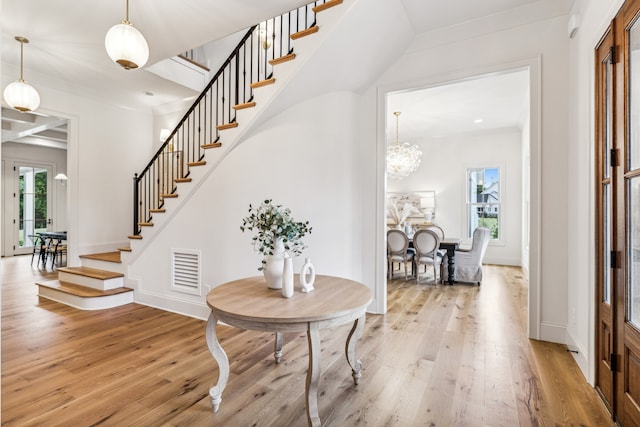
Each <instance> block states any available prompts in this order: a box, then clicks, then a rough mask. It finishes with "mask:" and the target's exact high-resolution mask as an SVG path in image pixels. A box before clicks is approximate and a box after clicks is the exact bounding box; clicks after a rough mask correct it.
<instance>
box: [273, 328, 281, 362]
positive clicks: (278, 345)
mask: <svg viewBox="0 0 640 427" xmlns="http://www.w3.org/2000/svg"><path fill="white" fill-rule="evenodd" d="M273 357H274V358H275V359H276V363H280V360H282V332H276V345H275V350H274V351H273Z"/></svg>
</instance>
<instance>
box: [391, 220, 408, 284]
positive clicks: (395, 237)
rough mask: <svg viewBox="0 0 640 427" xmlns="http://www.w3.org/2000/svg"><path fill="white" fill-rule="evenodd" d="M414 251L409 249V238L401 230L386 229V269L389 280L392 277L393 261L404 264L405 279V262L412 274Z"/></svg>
mask: <svg viewBox="0 0 640 427" xmlns="http://www.w3.org/2000/svg"><path fill="white" fill-rule="evenodd" d="M413 256H414V251H413V250H410V249H409V238H408V237H407V235H406V234H405V233H404V231H402V230H395V229H394V230H389V231H387V270H388V271H389V280H391V279H392V278H393V263H396V262H397V263H398V264H404V280H407V264H410V265H411V274H413Z"/></svg>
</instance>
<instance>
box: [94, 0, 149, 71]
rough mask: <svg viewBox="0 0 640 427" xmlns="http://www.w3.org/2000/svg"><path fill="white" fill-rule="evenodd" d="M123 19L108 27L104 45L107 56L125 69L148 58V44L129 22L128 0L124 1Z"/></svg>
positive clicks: (137, 66)
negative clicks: (124, 12)
mask: <svg viewBox="0 0 640 427" xmlns="http://www.w3.org/2000/svg"><path fill="white" fill-rule="evenodd" d="M126 6H127V8H126V15H125V18H124V21H122V22H121V23H120V24H116V25H114V26H113V27H111V28H110V29H109V31H108V32H107V35H106V36H105V38H104V47H105V48H106V49H107V53H108V54H109V57H110V58H111V59H112V60H113V61H114V62H117V63H118V64H120V65H121V66H122V67H123V68H124V69H125V70H131V69H134V68H140V67H142V66H144V64H146V63H147V60H148V59H149V45H147V41H146V40H145V39H144V36H143V35H142V33H141V32H140V31H138V30H137V29H136V28H135V27H134V26H133V24H132V23H131V22H129V0H127V2H126Z"/></svg>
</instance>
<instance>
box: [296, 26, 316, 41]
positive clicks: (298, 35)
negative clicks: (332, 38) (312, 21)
mask: <svg viewBox="0 0 640 427" xmlns="http://www.w3.org/2000/svg"><path fill="white" fill-rule="evenodd" d="M319 29H320V27H318V26H317V25H314V26H313V27H309V28H307V29H306V30H302V31H298V32H297V33H293V34H291V35H290V36H289V37H291V40H297V39H299V38H302V37H305V36H308V35H310V34H313V33H317V32H318V30H319Z"/></svg>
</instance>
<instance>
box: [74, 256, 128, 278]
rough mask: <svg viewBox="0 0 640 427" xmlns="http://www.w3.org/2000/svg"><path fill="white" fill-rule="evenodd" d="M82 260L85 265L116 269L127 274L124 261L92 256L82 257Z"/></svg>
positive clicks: (100, 268)
mask: <svg viewBox="0 0 640 427" xmlns="http://www.w3.org/2000/svg"><path fill="white" fill-rule="evenodd" d="M120 256H122V255H120ZM80 262H81V263H82V266H83V267H89V268H96V269H98V270H107V271H115V272H116V273H122V274H126V267H125V265H124V263H121V262H109V261H102V260H99V259H91V258H82V259H81V261H80Z"/></svg>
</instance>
